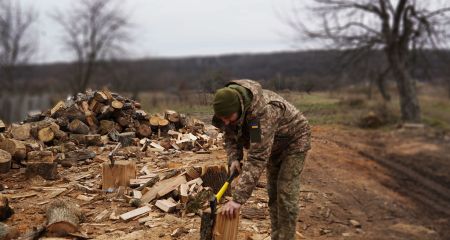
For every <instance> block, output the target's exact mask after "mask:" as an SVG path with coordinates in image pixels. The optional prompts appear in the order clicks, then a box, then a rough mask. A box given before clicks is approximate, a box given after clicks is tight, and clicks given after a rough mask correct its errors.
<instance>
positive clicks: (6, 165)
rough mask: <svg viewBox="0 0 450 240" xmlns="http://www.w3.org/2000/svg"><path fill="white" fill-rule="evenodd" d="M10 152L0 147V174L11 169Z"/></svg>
mask: <svg viewBox="0 0 450 240" xmlns="http://www.w3.org/2000/svg"><path fill="white" fill-rule="evenodd" d="M11 158H12V157H11V154H10V153H9V152H7V151H5V150H1V149H0V174H2V173H7V172H9V169H11Z"/></svg>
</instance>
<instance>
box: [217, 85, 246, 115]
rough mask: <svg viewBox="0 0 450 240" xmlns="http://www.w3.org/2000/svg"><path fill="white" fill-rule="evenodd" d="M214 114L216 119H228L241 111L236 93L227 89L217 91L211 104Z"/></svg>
mask: <svg viewBox="0 0 450 240" xmlns="http://www.w3.org/2000/svg"><path fill="white" fill-rule="evenodd" d="M213 108H214V114H215V115H216V116H218V117H228V116H230V115H231V114H233V113H238V112H239V111H240V110H241V102H240V100H239V96H238V93H237V92H236V90H233V89H231V88H229V87H224V88H221V89H219V90H217V92H216V94H215V95H214V102H213Z"/></svg>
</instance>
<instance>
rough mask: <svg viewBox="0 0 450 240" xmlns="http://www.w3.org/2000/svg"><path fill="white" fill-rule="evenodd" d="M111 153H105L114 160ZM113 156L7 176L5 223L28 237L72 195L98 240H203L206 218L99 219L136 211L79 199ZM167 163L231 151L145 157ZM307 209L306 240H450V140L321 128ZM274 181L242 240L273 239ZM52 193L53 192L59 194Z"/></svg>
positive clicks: (308, 177) (221, 156)
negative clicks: (57, 174)
mask: <svg viewBox="0 0 450 240" xmlns="http://www.w3.org/2000/svg"><path fill="white" fill-rule="evenodd" d="M106 153H107V152H106V151H105V153H104V154H106ZM103 161H104V158H102V157H98V158H96V159H94V161H92V162H90V163H88V164H86V165H83V166H78V167H72V168H69V169H64V170H62V172H61V176H62V177H61V179H60V180H58V181H55V182H46V181H43V180H36V179H35V180H31V181H30V180H25V179H24V177H23V174H22V173H21V172H20V171H19V170H13V171H11V172H10V173H8V174H7V175H2V176H1V178H2V179H1V183H2V184H4V185H6V186H7V187H8V189H6V190H4V191H3V193H4V194H7V195H8V194H9V195H10V196H14V197H13V199H11V206H12V207H13V208H14V210H15V214H14V215H13V216H12V217H11V218H10V219H8V220H7V221H6V222H5V223H7V224H9V225H12V226H14V227H16V228H17V229H18V230H19V232H20V233H21V234H23V233H25V232H27V231H30V230H31V229H32V228H33V227H37V226H39V225H41V224H43V223H44V221H45V207H46V205H48V203H49V201H50V200H52V198H51V197H52V196H51V195H52V194H55V191H56V190H55V189H57V188H63V189H68V190H67V191H64V192H62V193H61V194H60V195H58V196H56V197H55V198H61V197H68V198H72V199H74V200H75V201H76V202H77V203H78V204H79V205H80V208H81V209H82V211H83V212H84V213H85V216H86V218H85V221H84V223H83V224H82V228H81V229H82V233H83V234H84V235H87V236H89V237H92V238H95V239H144V238H145V239H174V238H173V237H171V236H170V234H171V233H172V232H173V231H174V230H175V229H177V228H180V227H184V228H185V229H186V230H187V233H184V234H182V235H181V236H179V237H176V239H198V238H199V229H200V217H199V216H197V215H194V216H192V215H189V216H180V214H163V213H162V212H160V211H159V210H157V209H156V208H155V207H153V208H152V212H151V213H150V216H153V217H154V221H151V222H150V223H147V224H146V225H140V224H139V223H138V221H136V220H132V221H129V222H124V221H122V220H111V219H109V217H106V219H105V220H102V221H98V222H96V221H95V217H96V216H98V215H99V214H100V213H101V212H103V211H104V210H105V209H106V210H108V216H109V215H110V214H111V213H115V214H116V215H120V214H122V213H124V212H127V211H130V210H132V209H133V208H132V207H130V206H129V204H128V203H126V202H125V201H116V200H115V201H112V200H111V199H112V197H111V194H106V193H101V192H100V193H98V192H95V193H92V196H94V198H93V199H92V200H91V201H87V202H86V201H82V200H77V199H76V198H77V196H78V195H80V194H82V193H83V191H82V189H78V188H76V187H74V186H75V185H76V183H77V182H79V183H82V184H83V185H86V186H91V187H93V188H96V187H98V185H99V184H100V183H101V171H100V164H101V163H102V162H103ZM162 161H166V162H167V163H168V165H167V166H168V167H169V168H176V167H180V166H187V165H195V164H197V165H201V164H205V163H211V164H212V163H220V162H221V163H223V162H224V161H225V153H224V151H223V150H219V151H214V152H212V153H211V154H201V155H199V154H194V153H183V154H180V155H177V156H171V157H170V158H169V157H161V156H159V157H157V156H148V157H144V158H142V159H141V160H139V161H138V163H139V164H138V165H140V166H143V165H147V166H148V168H149V169H150V170H152V169H153V168H155V167H156V166H157V164H160V163H161V162H162ZM302 180H303V186H302V191H301V202H300V207H301V213H300V217H299V220H298V239H448V236H450V222H449V221H450V210H449V209H450V194H449V192H450V139H449V137H448V136H443V135H436V134H431V133H430V131H428V130H427V129H425V130H422V129H412V130H405V129H398V130H389V131H384V130H361V129H357V128H351V127H343V126H338V125H336V126H335V125H321V126H315V127H314V128H313V148H312V150H311V152H310V154H309V156H308V159H307V161H306V165H305V168H304V172H303V174H302ZM265 183H266V179H265V176H263V177H262V178H261V179H260V183H259V184H258V187H257V188H256V190H255V191H254V193H253V195H252V197H251V199H250V200H249V202H248V203H247V204H246V205H245V206H244V207H243V211H246V210H248V209H253V210H254V211H258V212H260V213H263V214H262V215H261V216H259V217H254V218H251V219H246V218H242V219H241V224H240V228H239V239H255V240H256V239H270V238H268V236H269V234H270V220H269V217H268V214H267V213H268V208H267V201H268V199H267V194H266V190H265V188H264V185H265ZM50 190H52V191H50Z"/></svg>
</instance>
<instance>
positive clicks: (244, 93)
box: [213, 80, 311, 240]
mask: <svg viewBox="0 0 450 240" xmlns="http://www.w3.org/2000/svg"><path fill="white" fill-rule="evenodd" d="M213 108H214V118H213V123H214V125H215V126H217V127H219V128H222V129H223V130H224V131H225V134H224V138H225V150H226V152H227V156H228V165H229V167H230V171H231V172H232V171H239V172H240V178H239V181H238V183H237V185H236V188H235V191H234V193H233V200H230V201H228V202H227V203H226V204H225V205H224V206H223V212H224V214H226V215H227V216H228V217H235V216H236V215H237V214H238V213H239V209H240V207H241V205H242V204H244V203H245V202H246V201H247V200H248V198H249V197H250V195H251V193H252V191H253V189H254V188H255V186H256V184H257V182H258V179H259V177H260V176H261V174H262V172H263V170H264V168H267V191H268V194H269V208H270V219H271V227H272V234H271V237H272V239H276V240H279V239H280V240H281V239H289V240H291V239H295V233H296V223H297V217H298V211H299V208H298V204H299V195H300V173H301V172H302V169H303V163H304V161H305V157H306V153H307V151H308V150H309V149H310V148H311V147H310V144H311V143H310V138H311V131H310V127H309V124H308V121H307V120H306V118H305V117H304V116H303V115H302V114H301V113H300V112H299V111H298V110H297V109H296V108H295V107H294V106H293V105H292V104H290V103H289V102H287V101H286V100H285V99H283V98H282V97H281V96H279V95H278V94H276V93H274V92H272V91H269V90H263V89H262V88H261V85H260V84H259V83H257V82H255V81H252V80H234V81H231V82H229V83H228V85H227V86H226V87H224V88H221V89H219V90H217V92H216V94H215V96H214V103H213ZM243 148H246V149H247V150H248V154H247V160H245V161H243V163H241V161H242V159H243ZM241 166H242V171H241Z"/></svg>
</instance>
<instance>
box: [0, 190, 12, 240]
mask: <svg viewBox="0 0 450 240" xmlns="http://www.w3.org/2000/svg"><path fill="white" fill-rule="evenodd" d="M13 214H14V211H13V210H12V209H11V207H10V206H9V201H8V198H6V197H5V196H1V195H0V221H4V220H6V219H8V218H9V217H11V216H12V215H13ZM0 239H1V238H0Z"/></svg>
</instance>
